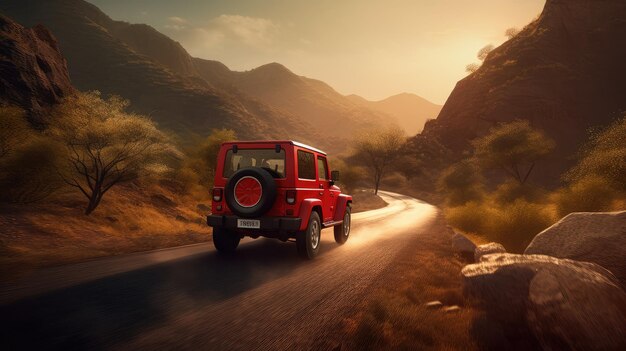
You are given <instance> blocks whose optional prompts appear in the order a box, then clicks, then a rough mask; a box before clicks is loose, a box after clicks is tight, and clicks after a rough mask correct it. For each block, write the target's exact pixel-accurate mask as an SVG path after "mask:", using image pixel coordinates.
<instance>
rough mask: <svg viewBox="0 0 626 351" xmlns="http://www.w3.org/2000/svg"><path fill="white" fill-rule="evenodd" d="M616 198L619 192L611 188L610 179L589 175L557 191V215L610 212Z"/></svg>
mask: <svg viewBox="0 0 626 351" xmlns="http://www.w3.org/2000/svg"><path fill="white" fill-rule="evenodd" d="M618 196H619V192H618V191H617V190H615V189H614V188H613V182H612V181H611V180H610V179H607V178H604V177H601V176H597V175H590V176H587V177H585V178H582V179H580V180H578V181H576V182H575V183H573V184H571V185H570V186H569V187H567V188H564V189H561V190H559V191H558V192H557V193H556V195H555V202H556V206H557V211H558V213H559V215H560V216H566V215H568V214H570V213H572V212H602V211H610V210H611V209H612V203H613V200H614V199H615V198H616V197H618ZM622 196H623V195H622Z"/></svg>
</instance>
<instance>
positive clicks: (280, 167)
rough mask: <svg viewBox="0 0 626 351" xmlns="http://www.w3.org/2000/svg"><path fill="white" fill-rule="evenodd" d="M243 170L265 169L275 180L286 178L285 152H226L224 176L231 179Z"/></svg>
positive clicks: (254, 150)
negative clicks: (234, 174)
mask: <svg viewBox="0 0 626 351" xmlns="http://www.w3.org/2000/svg"><path fill="white" fill-rule="evenodd" d="M243 168H263V169H265V170H266V171H268V172H269V173H270V174H271V175H272V177H274V178H285V150H283V149H280V152H276V150H275V149H274V148H271V149H239V150H237V152H236V153H234V152H233V150H228V152H226V159H225V160H224V172H223V173H222V176H223V177H224V178H229V177H230V176H232V175H233V173H235V172H237V171H238V170H240V169H243Z"/></svg>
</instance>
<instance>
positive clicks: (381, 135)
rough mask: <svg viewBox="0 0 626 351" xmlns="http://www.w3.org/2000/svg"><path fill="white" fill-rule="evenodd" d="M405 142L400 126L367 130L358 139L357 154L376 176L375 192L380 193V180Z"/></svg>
mask: <svg viewBox="0 0 626 351" xmlns="http://www.w3.org/2000/svg"><path fill="white" fill-rule="evenodd" d="M405 142H406V136H405V135H404V131H403V130H402V129H400V128H399V127H390V128H388V129H385V130H376V131H370V132H366V133H363V134H362V135H360V136H359V137H358V138H357V139H356V150H357V154H356V156H357V159H359V160H361V161H362V162H363V163H364V164H365V166H367V168H369V170H370V171H371V174H372V176H373V177H374V194H378V189H379V187H380V181H381V180H382V178H383V176H384V175H385V172H386V171H387V169H388V167H389V166H390V165H391V164H392V163H393V162H394V161H395V160H396V159H397V158H398V157H399V156H400V154H401V153H400V150H401V149H402V146H403V145H404V144H405Z"/></svg>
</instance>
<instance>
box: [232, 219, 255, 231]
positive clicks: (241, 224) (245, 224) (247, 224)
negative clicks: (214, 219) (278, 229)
mask: <svg viewBox="0 0 626 351" xmlns="http://www.w3.org/2000/svg"><path fill="white" fill-rule="evenodd" d="M237 228H249V229H260V228H261V221H260V220H258V219H237Z"/></svg>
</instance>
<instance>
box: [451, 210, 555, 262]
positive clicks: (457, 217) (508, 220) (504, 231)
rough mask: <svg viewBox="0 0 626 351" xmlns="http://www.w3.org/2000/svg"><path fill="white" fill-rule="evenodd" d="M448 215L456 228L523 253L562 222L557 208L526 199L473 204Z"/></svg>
mask: <svg viewBox="0 0 626 351" xmlns="http://www.w3.org/2000/svg"><path fill="white" fill-rule="evenodd" d="M445 215H446V219H447V220H448V221H449V223H450V224H451V225H452V226H454V227H455V228H458V229H459V230H461V231H463V232H465V233H472V234H475V235H479V236H482V237H483V238H484V239H485V240H486V241H495V242H499V243H501V244H502V245H504V247H505V248H506V249H507V250H508V251H510V252H523V251H524V249H525V248H526V246H528V244H529V243H530V241H531V240H532V239H533V238H534V237H535V235H537V234H538V233H539V232H541V231H542V230H544V229H545V228H547V227H549V226H550V225H552V224H553V223H554V222H556V221H557V219H558V217H557V215H556V211H555V208H554V206H553V205H551V204H542V203H531V202H527V201H525V200H522V199H518V200H515V201H514V202H512V203H506V204H498V203H494V202H490V201H486V202H483V203H476V202H469V203H467V204H465V205H463V206H458V207H451V208H446V209H445Z"/></svg>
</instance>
